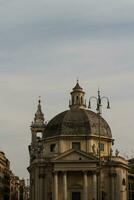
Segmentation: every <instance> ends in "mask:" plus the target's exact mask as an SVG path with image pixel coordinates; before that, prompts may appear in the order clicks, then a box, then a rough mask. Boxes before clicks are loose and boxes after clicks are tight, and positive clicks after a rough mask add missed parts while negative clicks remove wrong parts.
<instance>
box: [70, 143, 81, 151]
mask: <svg viewBox="0 0 134 200" xmlns="http://www.w3.org/2000/svg"><path fill="white" fill-rule="evenodd" d="M72 149H75V150H80V149H81V147H80V142H72Z"/></svg>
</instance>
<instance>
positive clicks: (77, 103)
mask: <svg viewBox="0 0 134 200" xmlns="http://www.w3.org/2000/svg"><path fill="white" fill-rule="evenodd" d="M70 94H71V100H70V101H69V107H70V109H80V108H82V109H84V108H86V101H85V98H84V97H85V92H84V91H83V88H82V87H80V85H79V81H78V80H77V83H76V85H75V87H74V88H73V91H72V92H71V93H70Z"/></svg>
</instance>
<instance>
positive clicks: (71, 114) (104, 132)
mask: <svg viewBox="0 0 134 200" xmlns="http://www.w3.org/2000/svg"><path fill="white" fill-rule="evenodd" d="M98 117H99V116H98V114H96V113H95V112H92V111H91V110H87V109H71V110H67V111H64V112H62V113H60V114H58V115H56V116H55V117H54V118H53V119H52V120H51V121H50V122H49V123H48V124H47V126H46V129H45V134H44V135H45V137H47V138H48V137H54V136H60V135H61V136H99V123H98V122H99V119H98ZM100 134H101V136H103V137H107V138H112V134H111V130H110V127H109V125H108V123H107V122H106V121H105V120H104V119H103V118H102V117H100Z"/></svg>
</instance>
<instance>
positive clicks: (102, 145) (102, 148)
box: [100, 143, 104, 151]
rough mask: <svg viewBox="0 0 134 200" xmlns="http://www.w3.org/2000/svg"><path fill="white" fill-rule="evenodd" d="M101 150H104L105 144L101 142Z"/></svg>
mask: <svg viewBox="0 0 134 200" xmlns="http://www.w3.org/2000/svg"><path fill="white" fill-rule="evenodd" d="M100 151H104V144H103V143H100Z"/></svg>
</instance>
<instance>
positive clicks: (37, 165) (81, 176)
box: [28, 82, 134, 200]
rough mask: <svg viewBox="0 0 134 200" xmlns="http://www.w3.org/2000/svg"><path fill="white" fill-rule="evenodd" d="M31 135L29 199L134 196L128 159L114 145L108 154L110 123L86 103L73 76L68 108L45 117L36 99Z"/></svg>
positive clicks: (108, 199) (121, 198) (94, 199)
mask: <svg viewBox="0 0 134 200" xmlns="http://www.w3.org/2000/svg"><path fill="white" fill-rule="evenodd" d="M31 136H32V137H31V138H32V139H31V144H30V145H29V153H30V165H29V167H28V171H29V173H30V200H127V199H129V200H132V199H134V197H133V195H134V193H133V190H134V188H133V186H134V185H133V183H134V181H133V180H134V177H133V175H132V171H131V170H130V168H131V166H130V164H129V163H130V162H129V163H128V160H126V159H125V158H123V157H121V156H120V155H119V152H118V151H116V153H115V155H113V152H112V145H113V144H114V139H113V137H112V133H111V129H110V127H109V125H108V123H107V121H106V120H105V119H103V118H102V117H101V116H100V115H98V114H97V113H95V112H93V111H91V110H90V109H88V108H87V105H86V101H85V92H84V90H83V89H82V87H80V85H79V83H78V82H77V84H76V86H75V87H74V88H73V90H72V91H71V100H70V102H69V110H66V111H63V112H62V113H60V114H57V115H56V116H55V117H54V118H53V119H52V120H50V121H49V122H48V123H46V122H45V118H44V114H43V112H42V109H41V101H40V100H39V103H38V108H37V112H36V114H35V118H34V121H33V122H32V125H31ZM132 182H133V183H132Z"/></svg>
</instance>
